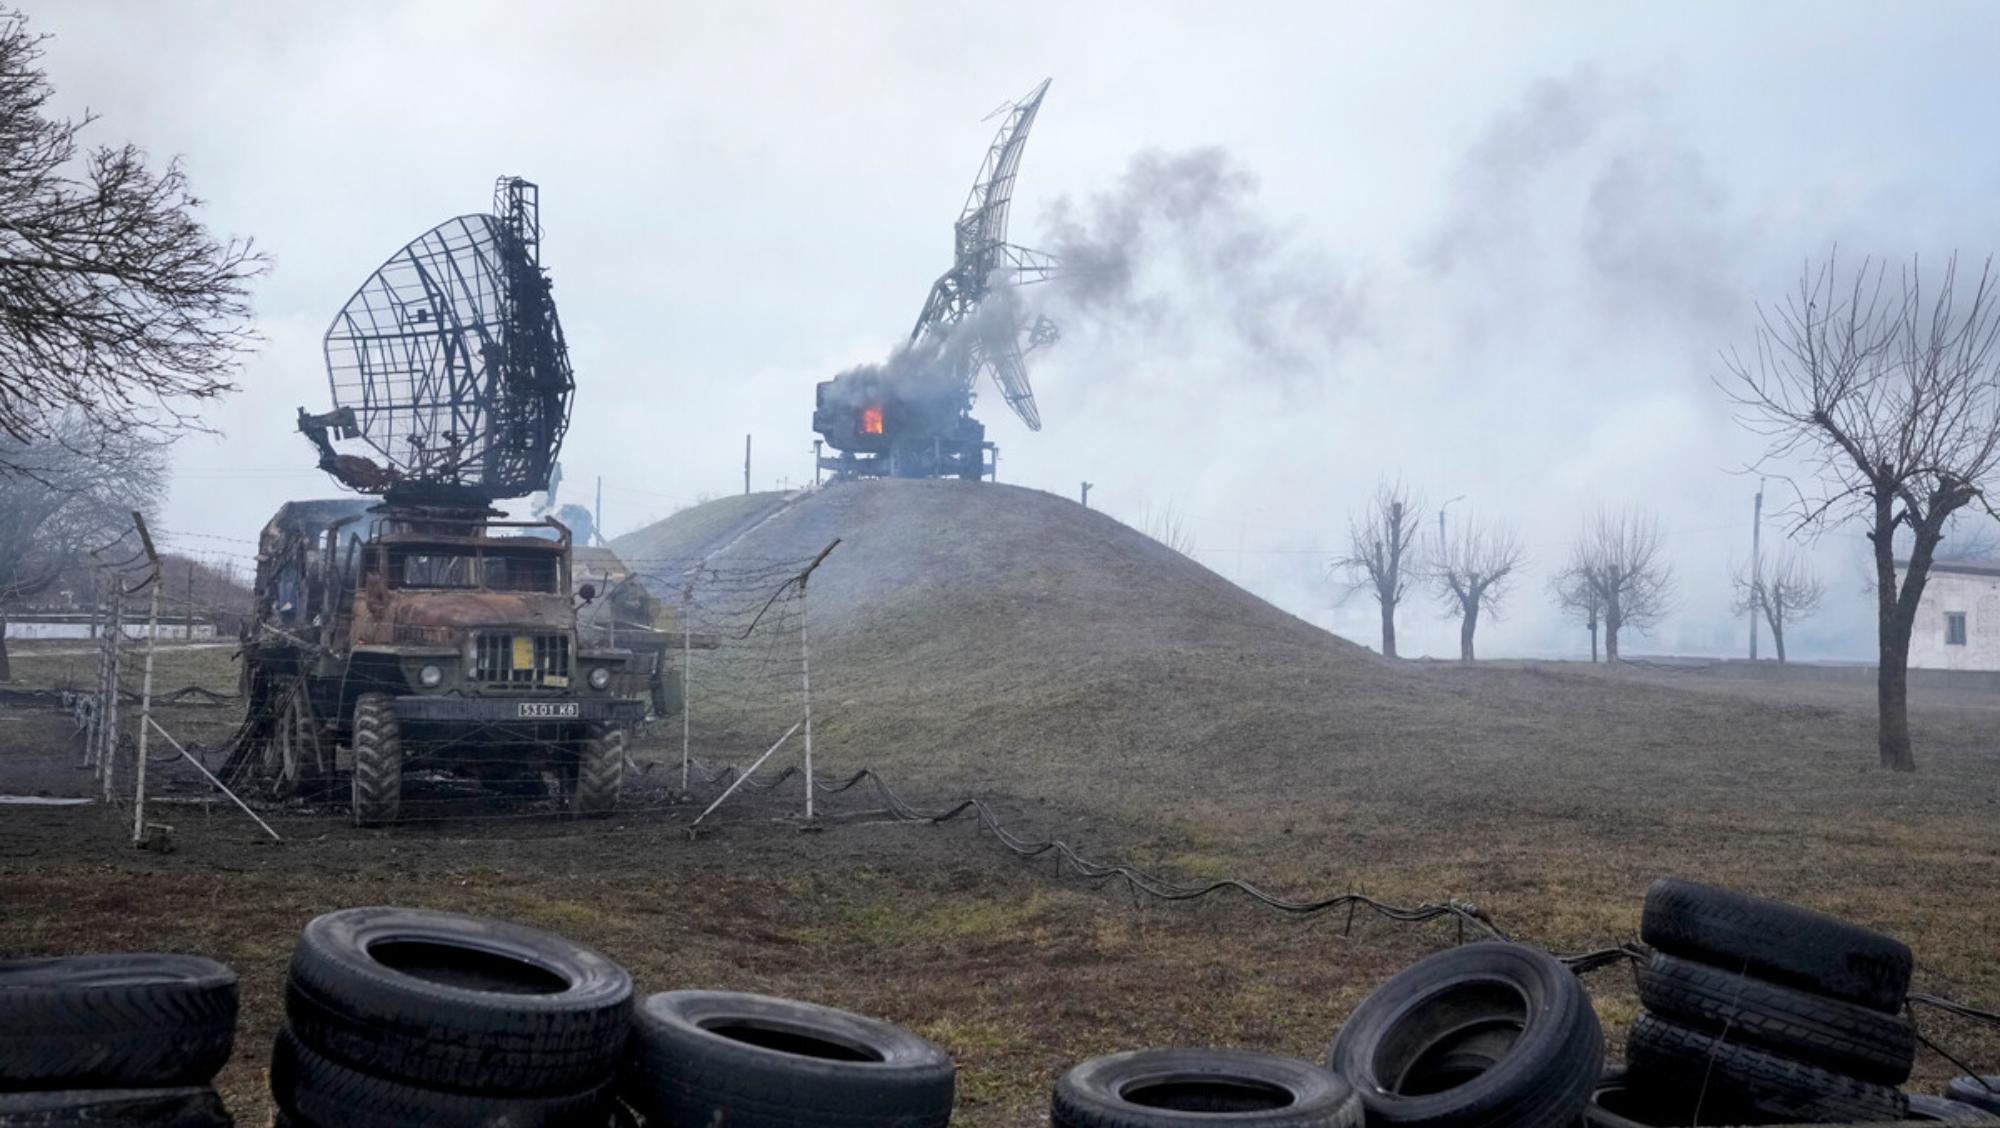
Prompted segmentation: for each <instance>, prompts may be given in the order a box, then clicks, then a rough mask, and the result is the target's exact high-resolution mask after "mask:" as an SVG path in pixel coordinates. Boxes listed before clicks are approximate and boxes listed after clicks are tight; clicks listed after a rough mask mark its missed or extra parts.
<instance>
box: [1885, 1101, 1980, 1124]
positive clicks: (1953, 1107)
mask: <svg viewBox="0 0 2000 1128" xmlns="http://www.w3.org/2000/svg"><path fill="white" fill-rule="evenodd" d="M1909 1099H1910V1111H1909V1112H1908V1113H1906V1114H1905V1116H1906V1118H1907V1119H1910V1120H1917V1121H1923V1122H1925V1123H1932V1124H2000V1115H1995V1114H1994V1113H1991V1112H1988V1111H1986V1110H1985V1109H1983V1108H1980V1107H1978V1106H1977V1105H1969V1104H1966V1103H1965V1102H1964V1101H1955V1100H1952V1099H1951V1098H1950V1097H1934V1096H1931V1095H1930V1094H1929V1093H1911V1094H1909Z"/></svg>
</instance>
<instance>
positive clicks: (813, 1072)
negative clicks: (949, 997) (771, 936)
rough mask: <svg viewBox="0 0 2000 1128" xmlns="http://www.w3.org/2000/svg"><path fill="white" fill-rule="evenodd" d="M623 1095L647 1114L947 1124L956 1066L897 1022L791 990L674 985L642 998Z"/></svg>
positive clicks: (740, 1127) (789, 1125)
mask: <svg viewBox="0 0 2000 1128" xmlns="http://www.w3.org/2000/svg"><path fill="white" fill-rule="evenodd" d="M636 1013H637V1018H636V1021H635V1022H634V1030H633V1039H632V1056H631V1062H630V1067H629V1068H628V1070H627V1071H626V1075H625V1098H626V1100H627V1101H628V1102H629V1103H630V1104H631V1105H632V1106H633V1107H634V1108H635V1109H637V1110H638V1111H639V1113H640V1114H641V1115H642V1116H644V1117H645V1118H646V1121H647V1123H649V1124H669V1125H681V1124H700V1125H707V1124H727V1125H729V1128H864V1126H866V1128H942V1126H943V1125H945V1124H947V1123H949V1122H950V1120H951V1107H952V1099H953V1093H954V1089H955V1086H956V1071H955V1069H954V1067H953V1066H952V1063H951V1058H950V1056H949V1055H947V1054H946V1053H945V1052H944V1051H943V1050H942V1049H940V1048H938V1047H937V1046H935V1045H933V1044H932V1043H930V1042H929V1041H926V1040H925V1039H923V1038H920V1037H918V1036H917V1035H916V1034H914V1033H912V1032H910V1031H908V1030H905V1029H903V1028H902V1027H900V1026H892V1025H890V1024H889V1023H886V1022H879V1021H877V1020H875V1019H872V1018H864V1017H863V1016H861V1015H858V1014H849V1013H848V1012H846V1011H839V1010H834V1009H833V1008H831V1007H822V1006H816V1005H814V1004H812V1003H801V1002H794V1001H793V1000H790V999H773V998H769V997H767V996H763V995H743V994H737V993H735V992H730V991H668V992H666V993H664V994H659V995H654V996H652V997H650V998H648V999H647V1000H646V1001H645V1002H643V1003H641V1004H640V1005H639V1008H638V1011H637V1012H636Z"/></svg>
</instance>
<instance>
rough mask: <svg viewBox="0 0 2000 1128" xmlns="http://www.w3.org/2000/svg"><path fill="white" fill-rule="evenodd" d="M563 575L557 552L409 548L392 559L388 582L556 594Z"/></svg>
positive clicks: (408, 586) (392, 584)
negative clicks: (421, 549) (558, 563)
mask: <svg viewBox="0 0 2000 1128" xmlns="http://www.w3.org/2000/svg"><path fill="white" fill-rule="evenodd" d="M559 579H560V572H559V570H558V569H557V567H556V556H555V554H554V553H546V552H488V553H485V554H474V553H449V552H424V551H412V550H408V549H403V550H397V551H393V552H392V553H391V554H390V557H389V583H390V584H391V586H394V587H400V588H484V589H486V590H488V591H534V592H554V591H556V590H557V582H558V580H559Z"/></svg>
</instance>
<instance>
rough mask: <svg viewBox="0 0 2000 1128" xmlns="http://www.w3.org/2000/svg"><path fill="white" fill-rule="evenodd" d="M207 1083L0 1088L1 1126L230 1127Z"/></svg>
mask: <svg viewBox="0 0 2000 1128" xmlns="http://www.w3.org/2000/svg"><path fill="white" fill-rule="evenodd" d="M235 1123H236V1122H235V1121H234V1120H232V1119H230V1116H229V1113H228V1112H227V1111H226V1110H225V1109H224V1108H223V1107H222V1098H221V1097H219V1096H217V1095H216V1092H215V1090H214V1089H211V1088H209V1087H208V1086H206V1085H189V1086H178V1087H174V1088H163V1089H81V1090H76V1089H72V1090H63V1089H52V1090H48V1091H45V1092H39V1093H0V1128H58V1126H62V1125H72V1124H73V1125H78V1126H79V1128H232V1126H233V1125H234V1124H235Z"/></svg>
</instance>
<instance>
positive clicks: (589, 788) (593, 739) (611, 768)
mask: <svg viewBox="0 0 2000 1128" xmlns="http://www.w3.org/2000/svg"><path fill="white" fill-rule="evenodd" d="M624 783H625V730H624V729H622V728H619V727H618V726H616V725H591V726H590V728H589V730H588V731H587V732H586V733H585V734H584V738H583V741H582V744H581V746H580V747H578V749H577V756H576V794H574V795H573V796H571V797H570V814H572V815H574V816H575V817H577V818H581V819H592V818H598V819H601V818H603V817H605V816H606V815H609V814H610V813H611V812H612V811H613V810H615V809H616V808H617V806H618V793H619V791H620V790H622V789H623V787H624Z"/></svg>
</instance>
